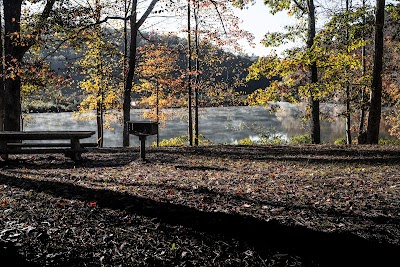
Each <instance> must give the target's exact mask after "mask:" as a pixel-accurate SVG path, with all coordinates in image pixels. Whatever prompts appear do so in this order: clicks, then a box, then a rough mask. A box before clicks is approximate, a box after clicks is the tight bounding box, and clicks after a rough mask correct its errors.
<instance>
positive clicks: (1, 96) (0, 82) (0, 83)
mask: <svg viewBox="0 0 400 267" xmlns="http://www.w3.org/2000/svg"><path fill="white" fill-rule="evenodd" d="M2 22H3V17H2V10H0V29H3V23H2ZM0 58H3V34H2V32H1V31H0ZM4 100H5V91H4V65H3V61H1V63H0V131H3V130H4V116H5V114H4V111H5V110H4V104H5V102H4Z"/></svg>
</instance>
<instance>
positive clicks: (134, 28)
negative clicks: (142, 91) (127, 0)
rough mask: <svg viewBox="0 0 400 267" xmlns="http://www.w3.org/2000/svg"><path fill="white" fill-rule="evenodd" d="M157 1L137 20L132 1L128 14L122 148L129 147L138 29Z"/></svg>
mask: <svg viewBox="0 0 400 267" xmlns="http://www.w3.org/2000/svg"><path fill="white" fill-rule="evenodd" d="M158 1H159V0H152V1H151V2H150V4H149V5H148V6H147V8H146V11H145V12H144V13H143V15H142V16H141V17H140V18H139V19H138V1H137V0H132V5H131V13H130V18H129V21H130V42H129V58H128V68H127V73H126V76H125V85H124V93H123V104H122V112H123V114H122V115H123V141H122V145H123V146H124V147H126V146H129V133H128V125H127V122H128V121H130V119H131V113H130V112H131V92H132V88H133V83H134V77H135V68H136V54H137V46H138V43H137V41H138V34H139V29H140V27H141V26H142V25H143V23H144V22H145V21H146V19H147V18H148V16H149V15H150V13H151V12H152V11H153V9H154V7H155V5H156V4H157V2H158Z"/></svg>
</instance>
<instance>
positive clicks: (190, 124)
mask: <svg viewBox="0 0 400 267" xmlns="http://www.w3.org/2000/svg"><path fill="white" fill-rule="evenodd" d="M187 8H188V10H187V21H188V29H187V30H188V37H187V38H188V55H187V60H188V61H187V68H188V70H187V71H188V80H187V87H188V135H189V136H188V138H189V145H190V146H193V114H192V113H193V111H192V104H193V103H192V95H193V92H192V42H191V38H190V37H191V32H190V31H191V29H190V0H188V4H187Z"/></svg>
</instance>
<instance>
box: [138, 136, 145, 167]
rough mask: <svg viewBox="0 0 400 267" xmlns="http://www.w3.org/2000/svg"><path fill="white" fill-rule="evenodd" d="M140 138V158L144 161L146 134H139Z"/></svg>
mask: <svg viewBox="0 0 400 267" xmlns="http://www.w3.org/2000/svg"><path fill="white" fill-rule="evenodd" d="M139 140H140V159H141V160H142V161H146V136H145V135H139Z"/></svg>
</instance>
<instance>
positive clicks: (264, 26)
mask: <svg viewBox="0 0 400 267" xmlns="http://www.w3.org/2000/svg"><path fill="white" fill-rule="evenodd" d="M235 14H236V15H237V16H238V17H239V18H241V19H242V21H243V23H242V24H241V27H242V29H244V30H247V31H249V32H251V33H253V34H254V37H255V39H254V43H255V44H256V46H255V47H254V48H253V47H250V46H249V45H246V44H244V43H241V44H242V45H243V46H244V48H245V51H246V52H247V53H248V54H250V55H251V54H254V55H256V56H266V55H268V54H269V53H270V52H271V51H272V50H274V49H275V50H276V52H277V53H278V54H280V53H281V52H282V51H283V50H284V49H285V48H288V46H281V47H279V48H267V47H265V46H263V45H262V44H260V42H261V40H262V39H263V37H264V35H265V33H266V32H268V31H270V32H274V31H282V30H283V29H284V26H285V25H290V24H292V23H293V22H294V19H293V18H291V17H289V16H288V15H287V13H285V12H279V13H277V14H275V15H272V14H271V13H269V9H268V7H267V6H265V5H264V3H263V0H256V3H255V5H252V6H249V7H248V8H247V9H244V10H240V9H237V10H236V11H235Z"/></svg>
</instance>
